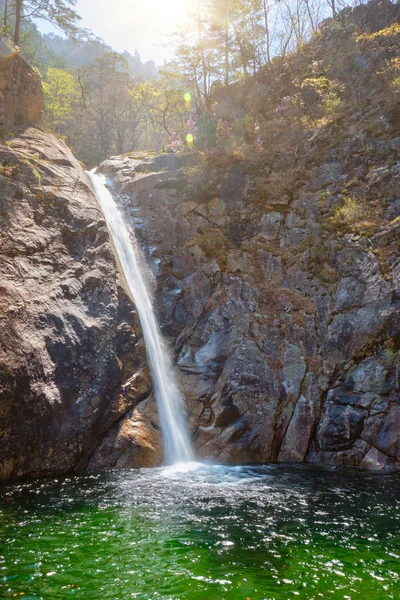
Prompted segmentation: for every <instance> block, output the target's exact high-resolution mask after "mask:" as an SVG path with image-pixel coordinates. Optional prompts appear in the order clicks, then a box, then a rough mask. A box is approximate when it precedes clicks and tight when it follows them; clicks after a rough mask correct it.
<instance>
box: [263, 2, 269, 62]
mask: <svg viewBox="0 0 400 600" xmlns="http://www.w3.org/2000/svg"><path fill="white" fill-rule="evenodd" d="M263 7H264V22H265V43H266V46H267V62H271V50H270V47H271V42H270V39H269V20H268V0H263Z"/></svg>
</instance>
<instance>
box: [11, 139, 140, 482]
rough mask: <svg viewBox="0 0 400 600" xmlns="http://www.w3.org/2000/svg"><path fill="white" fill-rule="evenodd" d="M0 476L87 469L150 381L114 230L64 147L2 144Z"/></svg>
mask: <svg viewBox="0 0 400 600" xmlns="http://www.w3.org/2000/svg"><path fill="white" fill-rule="evenodd" d="M0 163H1V170H0V186H1V195H0V256H1V260H0V273H1V275H0V415H1V418H0V423H1V425H0V457H1V461H0V465H1V466H0V479H7V478H16V477H20V476H35V475H46V474H55V473H65V472H69V471H73V470H80V469H82V468H84V467H85V466H86V464H87V462H88V460H89V457H90V455H91V453H92V452H93V450H94V448H95V447H96V445H97V443H98V442H99V441H100V439H101V437H102V434H103V432H104V431H106V430H108V428H109V427H110V426H112V425H113V424H114V423H115V422H117V421H118V420H119V419H120V418H121V416H122V415H124V414H125V413H126V412H127V411H129V410H130V409H131V408H132V407H133V406H135V404H136V402H137V400H138V399H143V398H145V397H147V396H148V394H149V390H150V383H149V380H148V375H147V372H146V369H145V366H144V350H143V346H142V344H141V336H140V327H139V325H138V322H137V317H136V314H135V311H134V307H133V306H132V304H131V302H130V301H129V300H128V298H127V296H126V295H125V293H124V292H123V290H122V288H121V287H120V285H119V284H118V273H117V268H116V264H115V259H114V255H113V250H112V247H111V243H110V240H109V236H108V232H107V228H106V225H105V222H104V219H103V216H102V214H101V212H100V209H99V207H98V205H97V201H96V199H95V197H94V195H93V193H92V192H91V189H90V187H89V182H88V180H87V177H86V175H85V173H84V171H83V170H82V168H81V167H80V165H79V164H78V162H77V161H76V159H75V158H74V157H73V155H72V153H71V152H70V150H68V148H67V147H66V146H65V144H64V143H63V142H61V141H59V140H58V139H57V138H55V137H54V136H52V135H49V134H46V133H44V132H43V131H41V130H40V129H34V128H31V129H27V130H25V131H24V132H22V133H20V134H19V135H17V136H14V137H13V138H12V139H10V140H9V141H8V142H7V144H6V145H2V146H0Z"/></svg>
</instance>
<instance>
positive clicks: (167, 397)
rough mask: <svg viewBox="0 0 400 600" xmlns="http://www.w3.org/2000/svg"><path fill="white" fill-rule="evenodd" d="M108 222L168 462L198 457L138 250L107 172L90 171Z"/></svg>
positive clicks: (91, 179) (172, 462) (95, 190)
mask: <svg viewBox="0 0 400 600" xmlns="http://www.w3.org/2000/svg"><path fill="white" fill-rule="evenodd" d="M88 176H89V178H90V181H91V183H92V186H93V190H94V192H95V194H96V196H97V199H98V202H99V204H100V206H101V208H102V211H103V214H104V216H105V219H106V221H107V225H108V228H109V230H110V233H111V236H112V239H113V242H114V246H115V249H116V252H117V254H118V258H119V262H120V264H121V268H122V270H123V273H124V276H125V279H126V283H127V285H128V287H129V291H130V293H131V295H132V298H133V300H134V302H135V305H136V308H137V311H138V314H139V318H140V322H141V325H142V329H143V336H144V341H145V344H146V351H147V356H148V359H149V363H150V369H151V374H152V378H153V385H154V393H155V398H156V402H157V406H158V413H159V416H160V424H161V432H162V435H163V441H164V460H165V461H166V463H167V464H174V463H178V462H190V461H193V460H194V456H193V452H192V449H191V445H190V441H189V435H188V432H187V428H186V423H185V417H184V403H183V399H182V396H181V394H180V392H179V390H178V387H177V384H176V382H175V378H174V373H173V366H172V362H171V359H170V356H169V352H168V349H167V347H166V344H165V342H164V340H163V337H162V335H161V331H160V328H159V326H158V323H157V319H156V316H155V314H154V310H153V306H152V302H151V299H150V295H149V292H148V289H147V286H146V282H145V277H144V273H143V272H142V269H141V265H140V261H139V258H138V256H137V250H136V248H135V247H134V244H132V242H131V239H130V234H129V232H128V229H127V227H126V225H125V222H124V219H123V218H122V215H121V214H120V212H119V211H118V208H117V205H116V203H115V201H114V198H113V197H112V195H111V193H110V192H109V191H108V189H107V187H106V183H107V181H106V178H105V177H104V176H103V175H99V174H95V173H93V172H92V173H88Z"/></svg>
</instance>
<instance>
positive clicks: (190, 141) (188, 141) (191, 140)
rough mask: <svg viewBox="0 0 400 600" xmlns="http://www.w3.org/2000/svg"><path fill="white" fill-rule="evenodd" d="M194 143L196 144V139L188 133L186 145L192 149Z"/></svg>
mask: <svg viewBox="0 0 400 600" xmlns="http://www.w3.org/2000/svg"><path fill="white" fill-rule="evenodd" d="M193 142H194V137H193V135H192V134H191V133H188V134H187V136H186V143H187V145H188V146H189V148H191V147H192V146H193Z"/></svg>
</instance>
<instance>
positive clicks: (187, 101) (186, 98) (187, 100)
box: [183, 92, 192, 110]
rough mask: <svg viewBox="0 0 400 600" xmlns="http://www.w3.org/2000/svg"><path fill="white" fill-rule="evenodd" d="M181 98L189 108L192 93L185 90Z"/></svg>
mask: <svg viewBox="0 0 400 600" xmlns="http://www.w3.org/2000/svg"><path fill="white" fill-rule="evenodd" d="M183 99H184V101H185V105H186V108H187V110H189V109H190V105H191V104H192V94H191V93H190V92H185V93H184V94H183Z"/></svg>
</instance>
